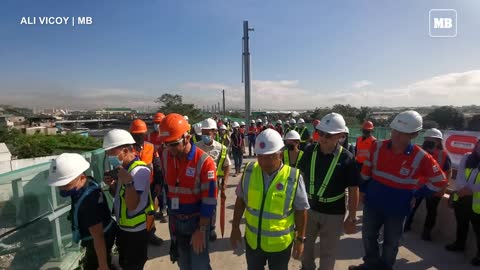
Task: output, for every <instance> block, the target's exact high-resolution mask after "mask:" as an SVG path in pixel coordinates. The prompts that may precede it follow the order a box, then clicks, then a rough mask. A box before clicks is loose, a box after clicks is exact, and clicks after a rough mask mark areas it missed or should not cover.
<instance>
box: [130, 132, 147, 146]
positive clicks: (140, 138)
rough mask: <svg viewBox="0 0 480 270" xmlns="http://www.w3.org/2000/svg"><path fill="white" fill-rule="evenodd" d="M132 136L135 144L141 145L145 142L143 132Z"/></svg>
mask: <svg viewBox="0 0 480 270" xmlns="http://www.w3.org/2000/svg"><path fill="white" fill-rule="evenodd" d="M132 137H133V139H134V140H135V142H136V143H137V145H142V146H143V143H144V142H145V136H144V135H143V134H133V135H132Z"/></svg>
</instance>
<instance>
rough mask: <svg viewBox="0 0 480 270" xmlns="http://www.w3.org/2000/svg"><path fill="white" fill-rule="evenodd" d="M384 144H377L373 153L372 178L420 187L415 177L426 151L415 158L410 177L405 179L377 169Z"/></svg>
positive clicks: (435, 189) (407, 176) (421, 151)
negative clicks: (376, 177)
mask: <svg viewBox="0 0 480 270" xmlns="http://www.w3.org/2000/svg"><path fill="white" fill-rule="evenodd" d="M384 143H386V142H385V141H378V142H376V143H375V144H376V147H375V152H374V153H373V160H372V166H373V168H372V178H373V179H375V176H379V177H381V178H384V179H386V180H388V181H391V182H394V183H396V184H401V185H418V179H417V178H413V176H414V175H415V173H416V172H417V170H418V167H419V166H420V162H421V161H422V159H423V158H424V157H425V155H426V153H425V151H423V150H421V149H419V151H417V153H416V155H415V157H414V158H413V162H412V164H411V165H410V167H411V170H410V172H409V173H408V175H406V176H405V177H398V176H396V175H393V174H390V173H387V172H384V171H380V170H378V168H377V165H378V156H379V153H380V149H381V148H382V146H383V144H384ZM427 185H428V187H429V188H430V189H432V190H433V191H439V190H440V189H439V188H437V187H435V186H433V185H430V183H427Z"/></svg>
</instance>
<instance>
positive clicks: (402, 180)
mask: <svg viewBox="0 0 480 270" xmlns="http://www.w3.org/2000/svg"><path fill="white" fill-rule="evenodd" d="M422 124H423V120H422V116H420V114H419V113H418V112H416V111H405V112H401V113H399V114H398V115H397V116H395V118H394V119H393V121H392V123H391V124H390V127H391V128H392V131H391V139H390V140H383V141H378V140H377V141H375V142H374V143H373V144H372V147H371V148H370V153H369V155H368V156H369V157H368V159H367V160H365V161H364V163H363V167H362V171H361V175H362V178H363V179H364V180H365V183H364V184H362V186H361V192H362V193H364V194H365V195H364V208H363V227H362V239H363V247H364V249H365V256H364V257H363V260H364V264H361V265H358V266H350V267H349V269H350V270H363V269H393V265H394V264H395V260H396V257H397V253H398V246H399V242H400V238H401V236H402V233H403V222H404V220H405V217H406V216H407V215H408V214H409V213H410V211H411V205H412V202H413V200H415V197H417V198H419V197H424V196H429V195H431V194H433V193H435V192H439V191H441V190H442V189H443V188H444V187H445V186H446V185H447V184H448V180H447V177H446V176H445V174H444V173H443V171H442V170H441V168H440V166H439V165H438V163H437V162H436V161H435V159H434V158H433V157H432V156H431V155H429V154H428V153H427V152H425V150H423V149H422V148H421V147H420V146H418V145H415V144H413V143H412V140H413V139H415V138H416V137H417V136H418V133H419V131H420V130H422ZM419 187H421V188H419ZM382 226H383V228H384V242H383V245H382V252H380V249H379V244H378V235H379V230H380V228H381V227H382ZM380 254H381V255H380Z"/></svg>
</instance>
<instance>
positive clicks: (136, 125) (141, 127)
mask: <svg viewBox="0 0 480 270" xmlns="http://www.w3.org/2000/svg"><path fill="white" fill-rule="evenodd" d="M146 132H147V124H145V122H144V121H143V120H141V119H135V120H133V122H132V124H131V125H130V133H132V134H139V133H146Z"/></svg>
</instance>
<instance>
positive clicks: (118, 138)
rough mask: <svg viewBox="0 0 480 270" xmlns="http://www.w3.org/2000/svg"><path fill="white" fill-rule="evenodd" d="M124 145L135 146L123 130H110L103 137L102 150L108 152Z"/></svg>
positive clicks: (131, 138) (129, 135) (130, 137)
mask: <svg viewBox="0 0 480 270" xmlns="http://www.w3.org/2000/svg"><path fill="white" fill-rule="evenodd" d="M126 144H135V140H134V139H133V137H132V135H131V134H130V132H128V131H126V130H123V129H112V130H110V131H109V132H108V133H107V134H106V135H105V136H104V137H103V149H105V150H110V149H113V148H115V147H118V146H122V145H126Z"/></svg>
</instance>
